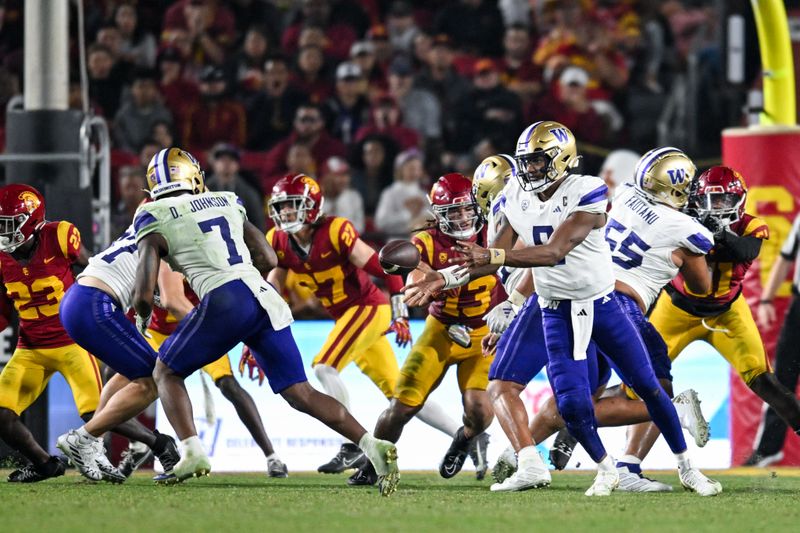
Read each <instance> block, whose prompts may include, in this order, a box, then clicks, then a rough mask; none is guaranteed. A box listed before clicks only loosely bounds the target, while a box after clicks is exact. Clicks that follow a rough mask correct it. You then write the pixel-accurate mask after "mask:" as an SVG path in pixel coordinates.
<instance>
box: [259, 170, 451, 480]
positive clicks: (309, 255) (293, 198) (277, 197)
mask: <svg viewBox="0 0 800 533" xmlns="http://www.w3.org/2000/svg"><path fill="white" fill-rule="evenodd" d="M323 200H324V199H323V196H322V191H321V190H320V187H319V185H318V184H317V182H316V181H314V179H313V178H311V177H309V176H306V175H305V174H297V175H293V174H289V175H286V176H284V177H283V178H282V179H281V180H279V181H278V182H277V183H276V184H275V187H274V188H273V189H272V196H271V197H270V200H269V213H270V217H272V220H273V222H274V223H275V228H273V229H271V230H269V232H268V233H267V242H268V243H269V244H270V246H272V248H273V249H274V250H275V253H276V254H277V256H278V266H277V267H276V268H274V269H273V270H272V271H271V272H270V273H269V277H268V279H269V281H270V282H271V283H272V284H273V285H275V286H276V287H277V288H278V290H281V288H282V287H283V286H284V285H285V283H286V276H287V274H288V272H292V273H293V274H294V276H295V279H296V280H297V282H298V283H299V284H300V285H303V286H305V287H307V288H308V289H309V290H311V291H312V292H313V293H314V294H315V295H316V297H317V298H318V299H319V301H320V302H321V303H322V305H323V306H324V307H325V309H326V310H327V311H328V312H329V313H330V314H331V316H332V317H333V318H334V320H335V321H336V323H335V325H334V327H333V330H332V331H331V332H330V334H329V335H328V339H327V340H326V341H325V344H324V345H323V347H322V349H321V350H320V352H319V353H318V354H317V356H316V357H315V358H314V362H313V367H314V374H315V375H316V376H317V378H318V379H319V381H320V383H322V386H323V387H324V389H325V392H327V393H328V394H330V395H331V396H333V397H334V398H336V399H337V400H339V401H340V402H341V403H342V404H343V405H344V406H345V407H347V408H348V409H349V408H350V399H349V396H348V394H347V388H346V387H345V385H344V382H343V381H342V379H341V377H340V376H339V373H340V372H341V371H342V370H343V369H344V368H345V367H346V366H347V365H349V364H350V363H351V362H355V364H356V365H358V367H359V368H360V369H361V371H362V372H363V373H364V374H366V376H367V377H369V378H370V379H371V380H372V381H373V383H375V385H377V386H378V388H379V389H380V390H381V392H383V394H384V395H385V396H386V397H387V398H391V397H392V395H393V394H394V390H395V384H396V383H397V378H398V376H399V374H400V370H399V368H398V365H397V359H396V358H395V355H394V352H393V351H392V347H391V345H390V344H389V340H388V339H387V338H386V333H389V332H394V333H395V334H396V336H397V339H396V340H397V345H398V346H401V347H404V346H406V345H407V344H408V343H409V342H411V333H410V331H409V329H408V309H407V308H406V305H405V304H404V303H403V301H402V298H403V297H402V295H401V294H400V290H401V289H402V287H403V280H402V278H401V277H400V276H395V275H388V274H386V273H384V271H383V269H382V268H381V266H380V263H379V262H378V254H377V253H376V252H375V250H373V249H372V248H371V247H370V246H369V245H367V244H366V243H365V242H364V241H362V240H361V238H360V237H359V236H358V232H356V230H355V228H354V227H353V224H352V223H351V222H350V221H349V220H347V219H345V218H341V217H330V216H323V215H322V204H323ZM367 274H371V275H373V276H376V277H378V278H383V279H384V280H385V281H386V284H387V286H388V288H389V292H390V293H391V298H390V300H391V307H390V305H389V300H387V299H386V296H385V295H384V294H383V293H382V292H381V291H380V290H379V289H378V287H376V286H375V284H374V283H372V281H371V280H370V279H369V276H368V275H367ZM417 416H418V417H419V418H420V419H421V420H422V421H424V422H426V423H428V424H430V425H431V426H433V427H435V428H436V429H439V430H441V431H443V432H445V433H447V434H448V435H450V436H453V435H454V434H455V431H456V430H457V429H458V425H457V423H456V422H455V421H453V420H452V419H451V418H450V417H448V416H447V415H446V414H445V413H444V410H443V409H442V408H441V407H439V406H438V405H436V404H431V405H429V406H427V408H426V409H423V410H422V411H421V412H419V413H417ZM362 457H363V453H362V452H361V450H359V449H358V447H357V446H356V445H355V444H354V443H345V444H343V445H342V447H341V449H340V451H339V453H338V454H337V455H336V456H335V457H334V458H333V459H331V461H329V462H328V463H326V464H324V465H322V466H320V467H319V469H318V470H319V471H320V472H323V473H327V474H332V473H339V472H343V471H344V470H346V469H348V468H353V467H356V468H359V467H361V466H364V461H363V459H362Z"/></svg>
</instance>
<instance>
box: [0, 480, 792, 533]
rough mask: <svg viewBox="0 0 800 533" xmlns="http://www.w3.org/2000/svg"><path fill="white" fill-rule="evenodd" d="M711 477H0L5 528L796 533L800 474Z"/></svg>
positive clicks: (0, 517)
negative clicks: (665, 489) (382, 480)
mask: <svg viewBox="0 0 800 533" xmlns="http://www.w3.org/2000/svg"><path fill="white" fill-rule="evenodd" d="M7 474H8V471H7V470H6V471H0V475H2V477H3V478H5V476H6V475H7ZM711 474H712V475H713V476H714V477H716V478H717V479H719V480H720V481H721V482H722V484H723V486H724V492H723V494H721V495H720V496H717V497H714V498H700V497H699V496H697V495H695V494H692V493H686V492H684V491H683V490H682V489H680V487H679V486H678V481H677V475H675V474H673V473H671V472H657V473H653V477H655V478H657V479H659V480H661V481H665V482H671V483H673V485H674V486H675V488H676V490H675V492H673V493H670V494H651V495H647V494H625V493H614V494H613V495H612V496H611V497H610V498H597V499H590V498H587V497H585V496H583V491H584V490H585V489H586V488H587V487H588V486H589V485H590V484H591V480H592V478H593V476H592V475H591V474H590V473H574V472H567V473H556V474H555V475H554V476H553V485H552V486H551V487H550V488H549V489H544V490H537V491H529V492H522V493H514V494H492V493H490V492H489V490H488V487H489V481H488V480H486V481H484V482H477V481H475V480H474V478H473V477H472V476H471V475H470V473H466V472H465V473H463V474H460V475H459V476H457V477H456V478H455V479H452V480H449V481H445V480H443V479H440V478H439V477H438V476H437V475H436V474H434V473H427V472H426V473H405V474H403V477H402V483H401V485H400V488H399V489H398V492H397V493H396V494H394V495H393V496H392V497H391V498H388V499H387V498H381V497H380V496H379V495H378V493H377V491H376V490H375V489H369V488H349V487H347V486H346V485H345V476H323V475H319V474H292V475H291V477H290V478H289V479H282V480H273V479H267V478H265V477H264V476H263V475H259V474H212V475H211V476H210V477H207V478H203V479H200V480H191V481H189V482H187V483H185V484H183V485H179V486H175V487H159V486H154V485H153V484H152V483H151V482H150V480H149V477H148V476H149V475H151V473H148V472H145V473H140V474H137V475H136V476H135V477H134V478H133V479H131V480H129V481H128V482H127V483H126V484H124V485H121V486H114V485H108V484H93V483H91V482H88V481H84V480H83V478H81V477H80V476H79V475H78V474H77V473H76V472H75V471H70V472H68V473H67V475H66V476H65V477H63V478H59V479H56V480H49V481H47V482H44V483H39V484H33V485H18V484H13V483H2V482H0V531H3V532H12V531H100V530H103V531H107V532H110V533H121V532H124V531H192V532H196V531H214V532H217V533H222V532H228V531H256V530H259V531H264V532H273V531H292V532H297V531H314V532H326V533H327V532H333V531H347V532H353V531H403V532H412V533H419V532H423V531H440V532H441V531H467V532H469V531H503V532H504V533H516V532H523V531H534V530H536V531H557V532H562V531H563V532H566V531H589V530H591V531H615V532H625V531H656V530H658V531H685V532H694V531H724V532H726V533H727V532H731V531H771V532H779V531H792V530H794V531H797V529H795V528H797V527H798V523H800V505H798V503H800V471H798V470H782V469H778V470H776V471H774V473H773V471H769V470H756V469H736V470H731V471H721V472H713V473H711Z"/></svg>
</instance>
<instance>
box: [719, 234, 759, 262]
mask: <svg viewBox="0 0 800 533" xmlns="http://www.w3.org/2000/svg"><path fill="white" fill-rule="evenodd" d="M761 242H762V240H761V239H760V238H758V237H753V236H752V235H745V236H743V237H740V236H738V235H735V234H733V233H731V232H730V231H727V230H726V231H723V232H722V234H721V236H720V237H719V238H718V239H717V249H716V254H715V255H714V259H716V260H717V261H719V262H735V263H738V262H747V261H752V260H753V259H755V258H756V257H758V254H759V252H761Z"/></svg>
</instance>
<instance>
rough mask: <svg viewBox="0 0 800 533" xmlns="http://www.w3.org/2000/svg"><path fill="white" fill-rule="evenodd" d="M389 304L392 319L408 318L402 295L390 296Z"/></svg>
mask: <svg viewBox="0 0 800 533" xmlns="http://www.w3.org/2000/svg"><path fill="white" fill-rule="evenodd" d="M389 302H391V304H392V319H397V318H408V306H407V305H406V303H405V302H404V301H403V295H402V294H392V296H391V297H390V298H389Z"/></svg>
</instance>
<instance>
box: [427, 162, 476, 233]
mask: <svg viewBox="0 0 800 533" xmlns="http://www.w3.org/2000/svg"><path fill="white" fill-rule="evenodd" d="M430 201H431V209H432V210H433V215H434V216H435V217H436V222H437V223H438V224H439V229H440V230H442V232H443V233H444V234H446V235H449V236H451V237H454V238H456V239H469V238H470V237H472V236H473V235H475V234H476V233H478V231H479V230H480V229H481V226H483V217H482V216H481V213H480V208H479V207H478V202H477V201H475V196H473V194H472V182H471V181H470V180H469V178H467V177H466V176H464V175H463V174H459V173H457V172H451V173H450V174H445V175H444V176H442V177H440V178H439V179H438V180H436V183H434V184H433V187H432V188H431V195H430Z"/></svg>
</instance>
